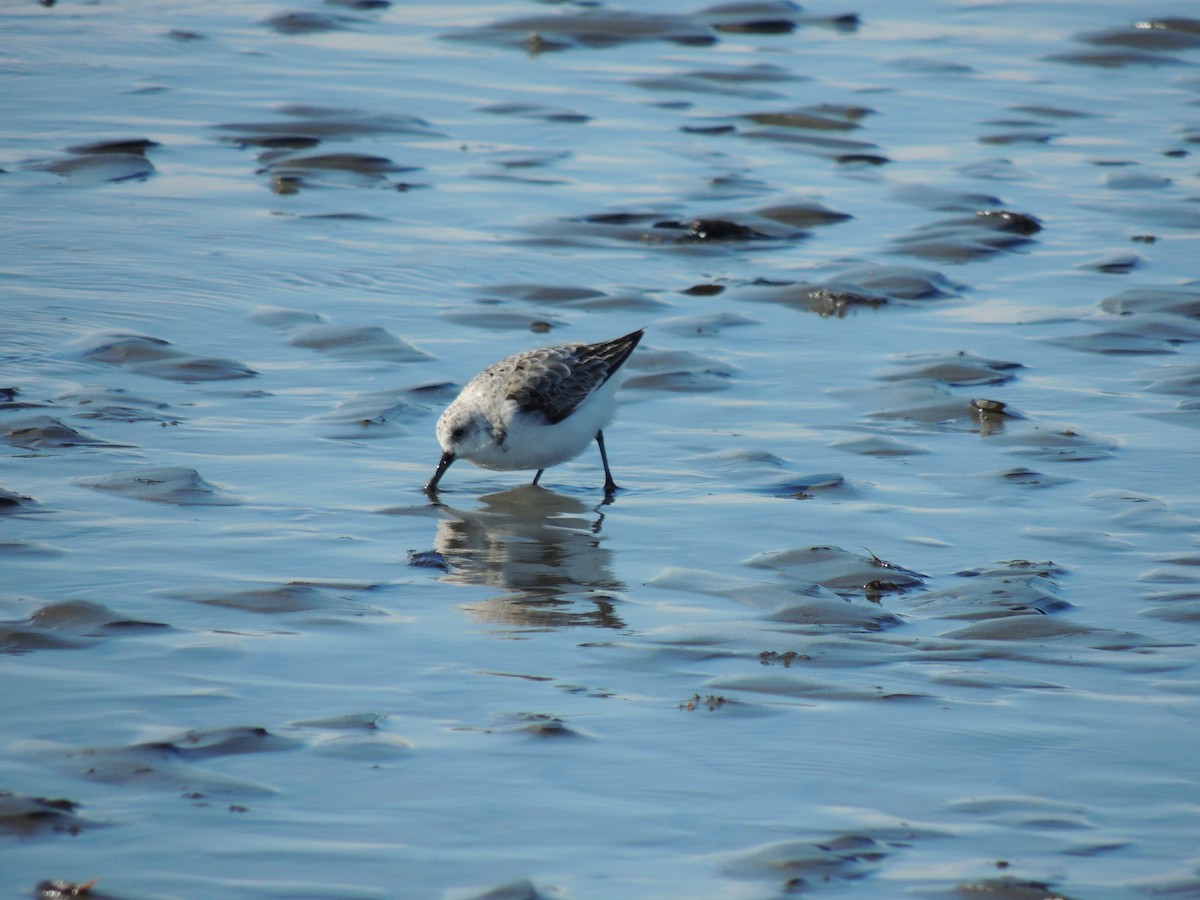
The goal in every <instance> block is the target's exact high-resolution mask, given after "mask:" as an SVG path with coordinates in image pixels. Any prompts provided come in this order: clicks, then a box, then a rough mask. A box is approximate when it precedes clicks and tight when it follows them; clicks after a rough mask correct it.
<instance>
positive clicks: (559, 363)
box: [493, 330, 643, 425]
mask: <svg viewBox="0 0 1200 900" xmlns="http://www.w3.org/2000/svg"><path fill="white" fill-rule="evenodd" d="M642 333H643V332H642V331H640V330H639V331H635V332H633V333H631V334H627V335H625V336H624V337H619V338H616V339H614V340H611V341H604V342H602V343H599V344H567V345H565V346H561V347H545V348H543V349H540V350H531V351H529V352H528V353H520V354H517V355H516V356H513V357H510V358H509V359H506V360H504V361H503V362H501V363H499V364H498V365H497V366H494V367H493V369H501V368H502V369H503V371H496V372H495V373H494V375H493V377H502V378H507V379H508V380H509V382H510V385H509V390H508V391H507V396H508V397H509V399H511V400H515V401H516V403H517V406H518V407H520V409H521V410H522V411H524V412H540V413H542V415H544V416H545V417H546V421H548V422H549V423H550V424H552V425H553V424H557V423H558V422H561V421H562V420H563V419H565V418H567V416H569V415H571V413H573V412H575V410H576V409H578V408H579V406H580V404H582V403H583V401H585V400H586V399H587V398H588V397H590V396H591V395H592V393H593V392H594V391H595V390H596V389H597V388H599V387H600V386H601V385H603V384H604V383H605V382H606V381H608V379H610V378H612V377H613V375H615V374H616V372H617V370H618V369H620V368H621V366H622V365H623V364H624V363H625V360H627V359H629V354H631V353H632V352H633V348H634V347H636V346H637V345H638V341H640V340H641V339H642Z"/></svg>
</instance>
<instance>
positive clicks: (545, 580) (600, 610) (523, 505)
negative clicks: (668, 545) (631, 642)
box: [434, 484, 625, 628]
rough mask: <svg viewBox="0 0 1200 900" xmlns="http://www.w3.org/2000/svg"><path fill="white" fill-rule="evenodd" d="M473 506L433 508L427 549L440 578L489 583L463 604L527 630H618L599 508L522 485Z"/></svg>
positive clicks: (476, 613)
mask: <svg viewBox="0 0 1200 900" xmlns="http://www.w3.org/2000/svg"><path fill="white" fill-rule="evenodd" d="M480 500H481V501H482V503H483V506H482V507H481V508H480V509H478V510H462V509H455V508H453V507H450V506H440V507H439V509H440V511H441V513H442V515H443V516H444V518H442V519H441V521H439V522H438V527H437V535H436V536H435V538H434V550H435V553H436V555H437V556H436V559H437V560H439V561H440V562H439V564H440V565H442V566H444V568H445V571H446V575H445V576H444V580H446V581H451V582H457V583H460V584H474V585H482V586H485V587H494V588H498V589H500V590H502V591H503V593H502V594H501V595H500V596H497V597H494V598H491V599H488V600H485V601H483V602H482V603H477V604H473V605H471V606H469V607H467V608H468V610H469V611H470V612H471V614H472V615H474V616H476V617H478V618H479V619H481V620H483V621H486V622H494V623H497V624H504V625H518V626H523V627H534V628H553V627H562V626H567V625H591V626H595V627H598V628H624V627H625V622H624V621H623V620H622V619H621V617H620V616H619V615H618V614H617V612H616V605H617V603H618V602H619V601H618V599H617V598H616V597H614V596H613V593H614V592H619V591H621V590H623V586H622V584H621V582H620V581H618V580H617V579H616V578H615V577H614V576H613V573H612V553H611V551H609V550H607V549H606V548H605V547H604V546H603V543H602V538H601V536H600V532H601V528H602V526H603V524H604V513H602V512H600V511H599V508H592V507H589V506H588V505H587V504H585V503H582V502H581V501H579V500H577V499H575V498H574V497H568V496H566V495H564V494H559V493H556V492H554V491H550V490H547V489H545V488H543V487H540V486H537V485H532V484H527V485H522V486H521V487H517V488H512V489H511V490H506V491H501V492H500V493H496V494H488V495H486V496H484V497H481V498H480Z"/></svg>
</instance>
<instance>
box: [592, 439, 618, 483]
mask: <svg viewBox="0 0 1200 900" xmlns="http://www.w3.org/2000/svg"><path fill="white" fill-rule="evenodd" d="M596 446H598V447H599V448H600V462H602V463H604V495H605V496H606V497H611V496H612V495H613V494H615V493H616V492H617V483H616V482H615V481H613V477H612V471H611V470H609V468H608V453H606V452H605V450H604V432H603V431H597V432H596Z"/></svg>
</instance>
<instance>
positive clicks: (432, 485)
mask: <svg viewBox="0 0 1200 900" xmlns="http://www.w3.org/2000/svg"><path fill="white" fill-rule="evenodd" d="M457 458H458V457H456V456H455V455H454V454H453V453H451V452H450V451H449V450H447V451H446V452H445V453H443V454H442V458H441V459H440V460H438V464H437V468H436V469H434V470H433V477H432V478H430V479H429V484H427V485H425V493H426V494H428V495H429V496H430V497H432V496H434V495H435V494H437V486H438V482H439V481H441V480H442V476H443V475H445V474H446V470H447V469H448V468H450V463H452V462H454V460H456V459H457Z"/></svg>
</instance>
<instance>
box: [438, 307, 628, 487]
mask: <svg viewBox="0 0 1200 900" xmlns="http://www.w3.org/2000/svg"><path fill="white" fill-rule="evenodd" d="M642 333H643V332H642V331H641V330H640V329H639V330H638V331H634V332H632V333H631V334H627V335H625V336H624V337H619V338H615V339H614V340H611V341H601V342H600V343H598V344H581V343H576V344H562V345H560V346H557V347H541V348H539V349H537V350H526V351H525V352H524V353H517V354H515V355H514V356H509V357H507V358H505V359H502V360H500V362H498V363H495V364H493V365H491V366H489V367H488V368H486V369H484V370H483V371H482V372H480V373H479V374H478V375H476V376H475V377H474V378H472V379H471V380H470V382H468V383H467V386H466V387H464V388H463V389H462V393H460V394H459V395H458V397H457V398H456V399H455V400H454V402H453V403H451V404H450V405H449V406H448V407H446V411H445V412H444V413H442V417H441V418H440V419H438V423H437V439H438V443H439V444H441V445H442V450H443V453H442V458H441V460H440V461H439V462H438V464H437V469H436V470H435V471H434V473H433V477H432V478H430V479H429V484H427V485H425V493H426V494H429V495H430V496H434V495H435V494H436V493H437V486H438V482H439V481H441V479H442V476H443V475H445V474H446V469H448V468H450V464H451V463H452V462H454V461H455V460H456V459H460V458H461V459H469V460H470V461H471V462H473V463H475V465H477V466H482V467H483V468H485V469H502V470H508V469H537V474H536V475H534V476H533V483H534V484H537V483H538V479H539V478H541V477H542V472H544V471H545V470H546V469H547V468H549V467H550V466H556V465H558V464H559V463H562V462H566V461H567V460H568V459H573V458H574V457H576V456H578V455H579V454H580V453H581V452H583V449H584V448H585V447H586V446H587V445H588V443H589V442H591V440H592V439H593V438H595V440H596V444H597V445H598V446H599V447H600V461H601V462H602V463H604V492H605V494H607V495H611V494H612V493H613V492H614V491H616V489H617V485H616V482H614V481H613V477H612V472H611V471H610V470H609V468H608V454H607V453H606V452H605V450H604V430H603V429H604V426H605V425H607V424H608V423H609V422H610V421H612V417H613V413H615V412H616V406H617V403H616V393H617V388H618V386H619V379H617V378H614V377H613V376H614V375H616V374H617V371H618V370H619V369H620V368H621V366H622V365H624V364H625V361H626V360H627V359H629V354H631V353H632V352H633V348H634V347H636V346H637V345H638V341H640V340H641V339H642Z"/></svg>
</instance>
